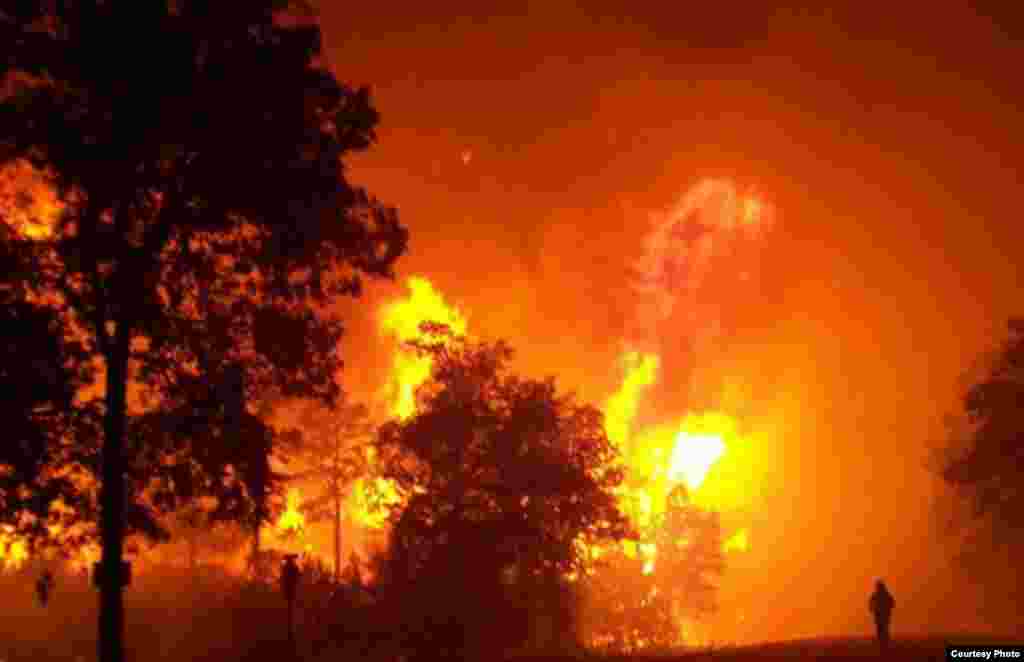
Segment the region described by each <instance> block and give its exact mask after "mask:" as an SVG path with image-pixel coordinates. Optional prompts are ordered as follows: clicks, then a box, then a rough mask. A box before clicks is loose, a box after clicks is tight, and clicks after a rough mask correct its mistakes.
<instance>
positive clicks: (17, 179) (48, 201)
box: [0, 160, 62, 241]
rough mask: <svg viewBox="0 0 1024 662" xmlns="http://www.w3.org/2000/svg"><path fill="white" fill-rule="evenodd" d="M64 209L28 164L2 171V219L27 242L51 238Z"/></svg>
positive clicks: (0, 209)
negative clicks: (27, 240)
mask: <svg viewBox="0 0 1024 662" xmlns="http://www.w3.org/2000/svg"><path fill="white" fill-rule="evenodd" d="M61 209H62V206H61V204H60V201H59V200H58V199H57V195H56V193H55V192H54V190H53V187H52V185H51V184H50V183H49V182H48V181H47V179H46V177H45V176H44V174H43V173H42V172H40V171H39V170H37V169H35V168H33V167H32V165H31V164H29V163H28V162H26V161H21V160H19V161H15V162H13V163H10V164H8V165H6V166H5V167H3V168H0V219H3V220H4V221H5V222H6V223H7V224H8V225H9V226H10V227H11V228H13V229H14V230H15V232H17V233H18V234H19V235H21V236H22V237H23V238H25V239H31V240H33V241H42V240H46V239H50V238H51V237H52V236H53V233H54V231H55V228H56V227H57V219H58V217H59V216H60V213H61Z"/></svg>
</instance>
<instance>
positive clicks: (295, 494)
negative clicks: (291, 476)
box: [277, 487, 306, 534]
mask: <svg viewBox="0 0 1024 662" xmlns="http://www.w3.org/2000/svg"><path fill="white" fill-rule="evenodd" d="M301 506H302V492H300V491H299V490H298V488H294V487H293V488H291V489H290V490H288V497H287V507H286V508H285V511H284V512H283V513H281V516H280V517H279V518H278V520H277V530H278V531H280V532H281V533H286V534H293V533H301V532H302V531H303V530H304V529H305V528H306V516H305V515H303V514H302V511H301V510H300V508H301Z"/></svg>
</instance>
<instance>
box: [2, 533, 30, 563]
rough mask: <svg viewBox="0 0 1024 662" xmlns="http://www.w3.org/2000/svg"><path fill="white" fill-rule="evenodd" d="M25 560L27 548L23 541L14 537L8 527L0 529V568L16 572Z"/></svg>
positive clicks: (26, 558)
mask: <svg viewBox="0 0 1024 662" xmlns="http://www.w3.org/2000/svg"><path fill="white" fill-rule="evenodd" d="M27 560H28V546H27V545H26V544H25V541H24V540H22V539H21V538H19V537H17V536H16V535H14V533H13V529H12V528H11V527H9V526H5V527H3V528H2V529H0V567H2V568H3V569H4V570H17V569H18V568H20V567H21V566H23V565H24V564H25V562H26V561H27Z"/></svg>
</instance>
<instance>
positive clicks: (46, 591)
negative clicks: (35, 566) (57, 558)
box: [36, 570, 54, 607]
mask: <svg viewBox="0 0 1024 662" xmlns="http://www.w3.org/2000/svg"><path fill="white" fill-rule="evenodd" d="M53 583H54V582H53V573H51V572H50V571H49V570H44V571H43V574H42V575H41V576H40V577H39V579H37V580H36V597H37V598H39V604H40V605H41V606H43V607H45V606H46V605H47V603H49V602H50V591H51V590H52V589H53Z"/></svg>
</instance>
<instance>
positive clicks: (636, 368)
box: [604, 351, 658, 448]
mask: <svg viewBox="0 0 1024 662" xmlns="http://www.w3.org/2000/svg"><path fill="white" fill-rule="evenodd" d="M622 363H623V366H624V367H625V369H626V376H625V379H623V380H622V386H620V387H619V390H618V391H616V392H615V393H614V394H613V395H612V396H611V397H610V398H608V402H607V403H606V404H605V408H604V416H605V429H606V431H607V433H608V438H609V439H610V440H611V441H612V442H613V443H614V444H615V445H616V446H619V447H620V448H621V447H622V445H623V444H624V443H625V442H626V440H627V439H628V438H629V428H630V426H631V425H632V423H633V419H634V418H635V417H636V412H637V408H638V407H639V404H640V395H641V394H642V393H643V390H644V389H645V388H646V387H648V386H650V385H651V384H653V383H654V379H655V377H656V376H657V374H658V357H657V355H655V354H642V353H640V352H635V351H627V352H626V354H625V355H624V356H623V358H622Z"/></svg>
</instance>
